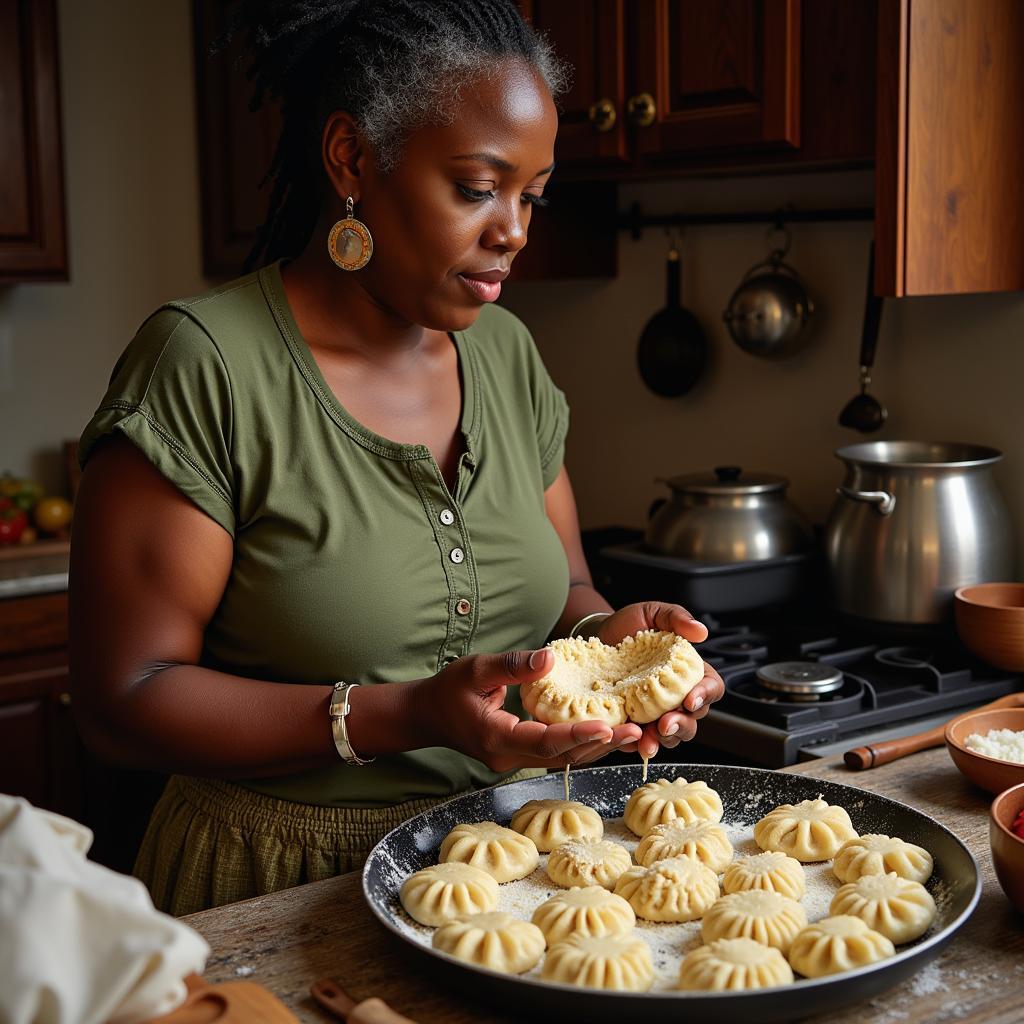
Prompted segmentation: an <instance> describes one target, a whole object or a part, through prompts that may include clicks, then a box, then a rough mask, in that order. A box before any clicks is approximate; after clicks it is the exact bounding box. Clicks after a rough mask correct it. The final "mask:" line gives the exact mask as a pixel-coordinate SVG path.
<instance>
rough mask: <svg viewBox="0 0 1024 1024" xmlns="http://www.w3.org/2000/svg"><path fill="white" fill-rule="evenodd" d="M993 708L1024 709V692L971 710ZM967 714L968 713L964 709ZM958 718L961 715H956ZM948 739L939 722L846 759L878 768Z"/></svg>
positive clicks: (854, 764)
mask: <svg viewBox="0 0 1024 1024" xmlns="http://www.w3.org/2000/svg"><path fill="white" fill-rule="evenodd" d="M992 708H1024V693H1009V694H1007V695H1006V696H1005V697H1000V698H999V700H994V701H992V703H991V704H982V706H981V707H980V708H971V711H972V712H973V711H988V710H991V709H992ZM964 713H965V714H967V712H964ZM954 717H959V716H954ZM945 742H946V726H945V725H937V726H936V727H935V728H934V729H929V730H928V731H927V732H917V733H914V734H913V735H912V736H900V737H899V738H898V739H895V740H882V741H881V742H879V743H869V744H868V745H867V746H866V747H854V749H853V750H848V751H846V753H845V754H843V760H844V761H845V762H846V767H847V768H852V769H853V770H854V771H866V770H867V769H868V768H877V767H878V766H879V765H880V764H888V763H889V762H890V761H896V760H898V759H899V758H901V757H906V756H907V754H916V753H917V752H918V751H919V750H927V749H928V748H929V747H941V746H942V744H943V743H945Z"/></svg>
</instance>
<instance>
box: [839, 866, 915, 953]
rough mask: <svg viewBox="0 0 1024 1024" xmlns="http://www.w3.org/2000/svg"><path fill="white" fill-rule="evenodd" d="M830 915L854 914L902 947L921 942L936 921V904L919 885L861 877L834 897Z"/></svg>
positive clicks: (882, 877) (887, 877) (893, 875)
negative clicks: (909, 943)
mask: <svg viewBox="0 0 1024 1024" xmlns="http://www.w3.org/2000/svg"><path fill="white" fill-rule="evenodd" d="M829 913H830V914H852V915H853V916H854V917H859V918H860V919H861V920H862V921H863V922H864V923H865V924H866V925H867V926H868V927H869V928H871V929H872V930H873V931H876V932H878V933H879V934H880V935H884V936H885V937H886V938H887V939H889V940H890V941H891V942H894V943H895V944H896V945H900V944H902V943H904V942H913V941H914V939H918V938H920V937H921V936H922V935H924V933H925V932H926V931H928V926H929V925H930V924H931V923H932V921H934V920H935V900H933V899H932V897H931V893H929V892H928V890H927V889H926V888H925V887H924V886H923V885H921V883H920V882H911V881H909V880H908V879H906V878H900V876H899V875H897V874H896V872H895V871H890V872H889V873H888V874H886V875H862V876H861V877H860V878H858V879H857V881H856V882H848V883H847V884H846V885H844V886H842V887H841V888H840V890H839V891H838V892H837V893H836V894H835V896H833V897H832V904H831V906H830V907H829Z"/></svg>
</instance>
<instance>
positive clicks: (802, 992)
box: [363, 764, 981, 1024]
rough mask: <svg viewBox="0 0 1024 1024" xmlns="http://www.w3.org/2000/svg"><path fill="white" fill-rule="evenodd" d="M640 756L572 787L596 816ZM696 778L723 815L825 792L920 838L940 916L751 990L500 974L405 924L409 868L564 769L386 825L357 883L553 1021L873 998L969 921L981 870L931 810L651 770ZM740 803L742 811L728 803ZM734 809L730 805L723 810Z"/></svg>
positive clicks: (409, 940) (413, 943)
mask: <svg viewBox="0 0 1024 1024" xmlns="http://www.w3.org/2000/svg"><path fill="white" fill-rule="evenodd" d="M640 771H641V769H640V766H639V765H638V764H637V765H619V766H613V767H603V768H587V769H577V770H574V771H573V773H572V798H573V799H574V800H580V801H582V802H583V803H586V804H589V805H590V806H591V807H593V808H594V809H595V810H596V811H598V813H599V814H601V815H602V817H605V818H617V817H621V816H622V812H623V809H624V808H625V804H626V800H627V799H628V797H629V795H630V794H631V793H632V792H633V790H634V789H636V788H637V787H638V786H639V785H640V784H641V778H640ZM680 776H682V777H684V778H688V779H703V780H704V781H705V782H707V784H708V785H709V786H710V787H711V788H712V789H714V790H716V791H717V792H718V793H719V795H720V796H721V798H722V802H723V804H724V806H725V818H724V820H725V821H727V822H728V821H731V820H737V819H738V818H741V819H744V820H748V819H750V818H752V817H753V818H757V817H761V816H763V815H764V814H766V813H767V812H768V811H769V810H771V809H772V808H773V807H776V806H778V805H779V804H783V803H796V802H799V801H800V800H810V799H814V798H816V797H818V796H822V797H823V798H824V799H825V800H827V801H828V802H829V803H833V804H839V805H841V806H844V807H846V809H847V810H848V812H849V814H850V818H851V820H852V822H853V825H854V828H856V829H857V831H858V832H859V833H861V834H865V833H869V832H881V833H884V834H886V835H894V836H899V837H900V838H901V839H905V840H907V841H908V842H911V843H916V844H917V845H919V846H923V847H924V848H925V849H927V850H928V851H929V852H930V853H931V854H932V856H933V857H934V860H935V871H934V873H933V875H932V877H931V878H930V879H929V880H928V883H927V887H928V889H929V890H930V891H931V892H932V895H933V896H935V897H936V904H937V907H938V916H937V917H936V921H935V923H934V924H933V925H932V927H931V928H930V929H929V931H928V932H926V933H925V935H924V936H923V937H922V938H920V939H918V940H917V941H916V942H914V943H911V944H908V945H907V946H901V947H900V948H899V950H898V951H897V953H896V955H895V956H893V957H890V958H889V959H887V960H883V961H881V962H880V963H877V964H872V965H871V966H868V967H862V968H859V969H857V970H854V971H847V972H845V973H843V974H836V975H832V976H830V977H825V978H807V979H800V980H798V981H795V982H793V983H792V984H790V985H786V986H781V987H777V988H770V989H760V990H757V991H751V992H718V993H694V992H673V991H654V992H643V993H636V992H629V993H627V992H602V991H598V990H594V989H586V988H577V987H575V986H570V985H560V984H554V983H552V982H546V981H541V980H540V979H538V978H533V977H516V976H511V975H506V974H501V973H499V972H497V971H492V970H488V969H486V968H483V967H475V966H473V965H471V964H467V963H464V962H463V961H460V960H457V959H455V958H454V957H451V956H449V955H447V954H445V953H441V952H439V951H437V950H434V949H432V948H430V947H428V946H426V945H424V944H422V943H421V942H419V941H417V940H416V939H415V938H413V937H412V936H410V935H409V934H408V933H406V932H405V931H403V930H402V928H401V927H400V924H399V922H401V921H403V920H405V916H404V912H403V910H402V908H401V904H400V902H399V889H400V888H401V885H402V882H403V881H404V880H405V879H406V878H407V877H408V876H409V875H410V874H412V873H413V872H414V871H418V870H420V869H421V868H424V867H426V866H428V865H430V864H434V863H436V862H437V855H438V850H439V848H440V845H441V842H442V840H443V839H444V837H445V836H446V835H447V834H448V833H449V832H450V831H451V829H453V828H454V827H455V826H456V825H457V824H460V823H462V822H476V821H497V822H500V823H504V824H507V823H508V822H509V821H510V820H511V817H512V814H513V813H514V812H515V811H516V810H518V808H520V807H521V806H522V805H523V804H524V803H526V801H527V800H537V799H558V798H561V797H562V795H563V793H562V779H561V775H560V774H549V775H547V776H542V777H540V778H535V779H527V780H525V781H523V782H514V783H509V784H507V785H504V786H497V787H492V788H490V789H485V790H480V791H479V792H476V793H468V794H466V795H464V796H460V797H455V798H454V799H452V800H449V801H448V802H447V803H444V804H440V805H439V806H437V807H434V808H431V809H429V810H427V811H425V812H423V813H422V814H419V815H417V816H416V817H414V818H411V819H410V820H409V821H406V822H404V823H403V824H401V825H399V826H398V828H396V829H394V830H393V831H391V832H389V833H388V834H387V835H386V836H385V837H384V838H383V839H382V840H381V841H380V842H379V843H378V844H377V845H376V846H375V847H374V849H373V850H372V851H371V853H370V856H369V859H368V860H367V862H366V866H365V868H364V870H363V894H364V897H365V899H366V901H367V903H368V904H369V906H370V909H371V910H372V911H373V913H374V914H375V915H376V917H377V919H378V920H379V921H380V922H381V924H383V926H384V927H385V928H386V929H388V930H389V931H390V932H391V933H392V934H393V935H394V936H395V938H396V941H399V942H401V943H402V946H403V949H404V950H407V951H408V952H409V953H410V954H412V955H415V956H417V957H420V958H425V960H424V962H427V961H429V969H430V970H431V972H432V975H433V976H436V977H437V979H438V981H439V982H445V983H447V984H450V985H451V986H453V987H455V988H456V989H458V990H459V991H460V992H463V993H466V994H470V995H473V996H476V997H477V998H478V999H481V1000H483V1001H485V1002H487V1003H488V1004H490V1005H492V1006H493V1005H498V1006H501V1007H502V1009H503V1011H504V1012H505V1013H506V1014H510V1015H512V1016H521V1017H523V1018H524V1019H525V1018H530V1019H535V1020H551V1021H560V1022H562V1024H564V1022H565V1021H588V1022H590V1021H594V1022H601V1021H607V1022H609V1024H611V1022H614V1024H621V1022H622V1021H623V1020H662V1019H664V1020H685V1021H687V1024H722V1022H723V1021H744V1022H745V1024H769V1022H774V1021H791V1020H796V1019H800V1018H803V1017H807V1016H811V1015H813V1014H820V1013H827V1012H830V1011H835V1010H839V1009H841V1008H844V1007H848V1006H850V1005H852V1004H854V1003H857V1002H860V1001H861V1000H865V999H870V998H872V997H873V996H875V995H877V994H878V993H879V992H882V991H884V990H886V989H888V988H891V987H892V986H894V985H897V984H899V983H900V982H901V981H904V980H905V979H907V978H909V977H911V976H912V975H914V974H915V973H917V971H919V970H920V969H921V968H922V967H924V966H925V964H926V963H928V962H929V961H930V960H932V959H933V958H934V957H935V956H936V955H937V954H938V953H939V951H940V950H941V949H942V948H943V947H944V946H945V945H946V944H947V943H948V942H950V940H951V939H953V937H954V936H955V934H956V932H957V931H958V930H959V928H960V927H961V926H962V925H963V924H964V923H965V922H966V921H967V919H968V917H970V915H971V913H972V911H973V910H974V908H975V906H976V905H977V902H978V899H979V897H980V895H981V875H980V872H979V870H978V865H977V862H976V861H975V860H974V857H973V856H972V855H971V853H970V851H969V850H968V849H967V847H966V846H964V844H963V843H962V842H961V840H960V839H958V838H957V837H956V836H955V835H954V834H953V833H952V832H950V831H949V830H948V829H947V828H945V827H944V826H943V825H940V824H939V822H937V821H935V820H934V819H933V818H930V817H928V816H927V815H925V814H922V813H921V812H920V811H916V810H914V809H913V808H912V807H908V806H907V805H905V804H901V803H898V802H897V801H895V800H889V799H887V798H886V797H882V796H878V795H877V794H875V793H871V792H869V791H867V790H862V789H855V788H854V787H852V786H842V785H839V784H837V783H832V782H825V781H822V780H820V779H814V778H807V777H804V776H801V775H794V774H788V773H781V772H773V771H768V770H765V769H759V768H740V767H736V766H734V765H706V764H701V765H689V764H686V765H678V764H667V765H655V764H652V765H651V766H650V773H649V779H651V780H653V779H658V778H669V779H672V778H678V777H680ZM737 808H742V813H736V809H737ZM730 809H732V810H733V813H732V814H730Z"/></svg>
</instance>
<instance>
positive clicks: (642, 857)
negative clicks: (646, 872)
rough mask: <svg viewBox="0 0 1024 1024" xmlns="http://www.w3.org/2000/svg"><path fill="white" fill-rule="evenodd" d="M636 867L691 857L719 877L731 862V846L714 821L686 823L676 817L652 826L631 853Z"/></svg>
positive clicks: (722, 829) (723, 831) (722, 830)
mask: <svg viewBox="0 0 1024 1024" xmlns="http://www.w3.org/2000/svg"><path fill="white" fill-rule="evenodd" d="M633 856H634V857H635V858H636V862H637V864H643V865H645V866H646V865H650V864H653V863H654V862H655V861H656V860H666V859H668V858H669V857H693V859H694V860H699V861H700V862H701V864H705V865H707V867H709V868H711V870H712V871H714V873H715V874H716V875H720V874H721V873H722V872H723V871H724V870H725V869H726V867H727V866H728V864H729V861H731V860H732V843H730V842H729V837H728V836H727V835H726V834H725V829H724V828H722V826H721V825H718V824H716V823H715V822H713V821H695V822H692V823H691V824H689V825H688V824H686V823H685V822H683V821H681V820H680V819H679V818H676V819H675V821H668V822H665V824H663V825H655V826H654V828H652V829H651V831H650V832H648V833H647V835H645V836H644V837H643V839H641V840H640V844H639V845H638V846H637V848H636V852H635V853H634V854H633Z"/></svg>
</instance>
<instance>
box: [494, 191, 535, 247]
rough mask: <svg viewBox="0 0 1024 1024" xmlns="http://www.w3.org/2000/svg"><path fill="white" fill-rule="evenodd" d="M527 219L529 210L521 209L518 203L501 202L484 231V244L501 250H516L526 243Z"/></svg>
mask: <svg viewBox="0 0 1024 1024" xmlns="http://www.w3.org/2000/svg"><path fill="white" fill-rule="evenodd" d="M528 221H529V211H528V210H524V209H522V208H521V207H520V206H519V204H518V203H502V204H501V206H500V208H498V209H496V210H495V216H494V219H493V220H492V221H491V223H490V224H488V226H487V229H486V231H485V232H484V238H483V244H484V246H485V247H486V248H488V249H500V250H502V251H503V252H513V253H515V252H518V251H519V250H520V249H522V247H523V246H524V245H526V232H527V229H528V227H529V224H528Z"/></svg>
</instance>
